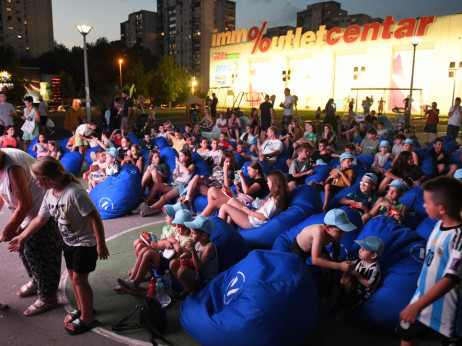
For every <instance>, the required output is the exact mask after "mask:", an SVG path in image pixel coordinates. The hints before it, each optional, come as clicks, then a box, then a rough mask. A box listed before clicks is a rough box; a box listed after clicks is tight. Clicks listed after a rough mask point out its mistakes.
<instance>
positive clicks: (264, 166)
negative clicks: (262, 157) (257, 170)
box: [241, 161, 269, 177]
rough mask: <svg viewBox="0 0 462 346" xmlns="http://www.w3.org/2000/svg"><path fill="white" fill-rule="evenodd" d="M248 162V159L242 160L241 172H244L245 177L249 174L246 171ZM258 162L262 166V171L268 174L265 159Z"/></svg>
mask: <svg viewBox="0 0 462 346" xmlns="http://www.w3.org/2000/svg"><path fill="white" fill-rule="evenodd" d="M249 162H250V161H246V162H244V164H243V165H242V167H241V170H242V173H244V176H245V177H248V176H249V173H247V166H248V164H249ZM260 163H261V166H262V169H263V173H265V174H268V173H269V167H268V164H267V163H266V162H265V161H260Z"/></svg>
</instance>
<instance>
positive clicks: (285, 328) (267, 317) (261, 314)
mask: <svg viewBox="0 0 462 346" xmlns="http://www.w3.org/2000/svg"><path fill="white" fill-rule="evenodd" d="M180 323H181V327H182V328H183V330H184V331H185V332H186V333H188V334H189V335H190V336H192V337H193V338H194V339H195V340H197V341H198V342H199V343H200V344H202V345H223V346H225V345H233V346H234V345H252V346H254V345H307V344H309V343H310V342H311V341H312V340H313V338H314V337H315V336H316V334H317V333H318V331H319V327H320V298H319V293H318V290H317V287H316V285H315V283H314V279H313V276H312V275H311V273H310V271H309V270H308V268H307V267H306V266H305V265H303V264H302V262H301V261H300V260H299V259H298V257H297V256H296V255H294V254H288V253H282V252H272V251H262V250H255V251H253V252H251V253H250V254H249V255H248V256H247V257H246V258H245V259H243V260H242V261H241V262H239V263H238V264H236V265H235V266H233V267H231V268H230V269H228V270H227V271H225V272H223V273H221V274H219V275H218V276H217V277H216V278H215V279H214V280H213V281H212V282H210V283H209V284H208V285H207V286H206V287H205V288H203V289H202V291H200V292H198V293H197V294H193V295H192V296H190V297H189V298H188V299H186V300H185V301H184V302H183V303H182V304H181V306H180Z"/></svg>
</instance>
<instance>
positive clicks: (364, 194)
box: [340, 173, 379, 224]
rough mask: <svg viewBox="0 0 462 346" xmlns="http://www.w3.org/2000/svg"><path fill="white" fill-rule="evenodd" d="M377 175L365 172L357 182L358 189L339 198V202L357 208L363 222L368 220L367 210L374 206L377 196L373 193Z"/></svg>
mask: <svg viewBox="0 0 462 346" xmlns="http://www.w3.org/2000/svg"><path fill="white" fill-rule="evenodd" d="M376 186H377V176H376V175H375V174H374V173H366V174H364V176H363V178H362V179H361V181H360V183H359V190H355V191H353V192H350V193H349V194H348V195H346V196H345V197H343V198H342V199H341V200H340V204H342V205H347V206H349V207H350V208H352V209H355V210H357V211H358V212H359V213H360V214H361V215H362V220H363V224H366V222H367V221H369V218H370V216H369V214H368V213H369V211H370V210H371V208H372V207H373V206H374V204H375V202H376V201H377V199H378V198H379V196H378V195H377V194H376V193H375V188H376Z"/></svg>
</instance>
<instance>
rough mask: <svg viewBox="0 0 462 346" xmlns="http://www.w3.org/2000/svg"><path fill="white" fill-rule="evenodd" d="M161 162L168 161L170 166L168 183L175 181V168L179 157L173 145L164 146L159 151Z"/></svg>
mask: <svg viewBox="0 0 462 346" xmlns="http://www.w3.org/2000/svg"><path fill="white" fill-rule="evenodd" d="M159 156H160V160H161V162H164V163H166V164H167V165H168V166H169V167H170V177H169V178H168V180H167V183H168V184H170V183H172V182H173V170H174V169H175V167H176V163H175V157H178V153H177V151H176V150H175V149H173V148H171V147H164V148H163V149H162V150H161V151H160V152H159Z"/></svg>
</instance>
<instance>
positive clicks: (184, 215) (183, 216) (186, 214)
mask: <svg viewBox="0 0 462 346" xmlns="http://www.w3.org/2000/svg"><path fill="white" fill-rule="evenodd" d="M189 221H192V215H191V212H190V211H189V210H184V209H181V210H178V211H177V212H176V213H175V218H174V219H173V221H172V224H174V225H185V226H186V227H189V226H187V225H186V223H187V222H189Z"/></svg>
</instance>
